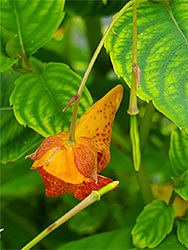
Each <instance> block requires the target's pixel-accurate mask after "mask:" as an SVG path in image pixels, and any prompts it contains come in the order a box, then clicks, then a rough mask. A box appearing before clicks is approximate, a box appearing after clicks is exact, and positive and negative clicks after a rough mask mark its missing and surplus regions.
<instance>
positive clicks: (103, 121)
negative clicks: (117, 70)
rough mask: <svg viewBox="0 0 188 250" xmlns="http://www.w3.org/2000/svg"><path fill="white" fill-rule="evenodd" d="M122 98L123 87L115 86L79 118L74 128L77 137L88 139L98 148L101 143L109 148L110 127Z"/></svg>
mask: <svg viewBox="0 0 188 250" xmlns="http://www.w3.org/2000/svg"><path fill="white" fill-rule="evenodd" d="M122 96H123V87H122V86H121V85H117V86H116V87H115V88H113V89H112V90H111V91H109V92H108V93H107V94H106V95H105V96H104V97H103V98H102V99H100V100H99V101H98V102H96V103H95V104H94V105H93V106H91V108H90V109H89V110H88V111H86V112H85V113H84V114H83V116H82V117H81V118H80V120H79V122H78V124H77V126H76V138H77V137H83V136H85V137H89V138H91V139H93V140H94V142H95V144H96V146H97V147H98V148H101V147H100V146H102V148H104V147H103V143H104V144H105V145H106V146H107V147H109V145H110V141H111V133H112V125H113V122H114V117H115V114H116V111H117V109H118V108H119V105H120V103H121V100H122Z"/></svg>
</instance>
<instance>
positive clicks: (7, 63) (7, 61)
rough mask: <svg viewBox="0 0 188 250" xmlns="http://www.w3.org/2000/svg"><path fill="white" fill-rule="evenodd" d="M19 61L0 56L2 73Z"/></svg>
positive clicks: (0, 70)
mask: <svg viewBox="0 0 188 250" xmlns="http://www.w3.org/2000/svg"><path fill="white" fill-rule="evenodd" d="M17 61H18V60H17V59H12V58H10V57H7V56H5V55H1V56H0V72H4V71H6V70H8V69H9V68H11V67H12V65H14V64H15V63H16V62H17Z"/></svg>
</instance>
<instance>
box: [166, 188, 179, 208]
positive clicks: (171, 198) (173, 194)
mask: <svg viewBox="0 0 188 250" xmlns="http://www.w3.org/2000/svg"><path fill="white" fill-rule="evenodd" d="M176 195H177V193H176V192H175V191H174V190H173V191H172V194H171V196H170V200H169V202H168V205H173V203H174V200H175V199H176Z"/></svg>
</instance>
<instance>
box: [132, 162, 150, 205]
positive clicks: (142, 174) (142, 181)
mask: <svg viewBox="0 0 188 250" xmlns="http://www.w3.org/2000/svg"><path fill="white" fill-rule="evenodd" d="M136 177H137V180H138V184H139V186H140V191H141V193H142V197H143V200H144V203H145V204H148V203H150V202H152V200H153V193H152V190H151V187H150V182H149V179H148V177H147V175H146V171H145V168H144V165H143V162H141V165H140V170H139V171H138V172H136Z"/></svg>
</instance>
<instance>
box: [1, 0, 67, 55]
mask: <svg viewBox="0 0 188 250" xmlns="http://www.w3.org/2000/svg"><path fill="white" fill-rule="evenodd" d="M64 2H65V1H64V0H52V1H37V0H30V1H27V0H23V1H16V0H13V1H12V0H2V1H1V25H2V28H3V29H4V30H5V31H6V32H7V33H10V34H12V35H16V38H15V41H14V48H15V50H16V51H17V52H18V54H20V55H23V51H24V50H25V53H26V55H27V56H30V55H32V54H33V53H34V52H35V51H36V50H37V49H39V48H40V47H42V46H43V45H44V44H45V43H46V42H47V41H49V40H50V39H51V38H52V37H53V35H54V32H55V30H56V29H57V28H58V26H59V24H60V23H61V21H62V19H63V17H64V13H63V8H64Z"/></svg>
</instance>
